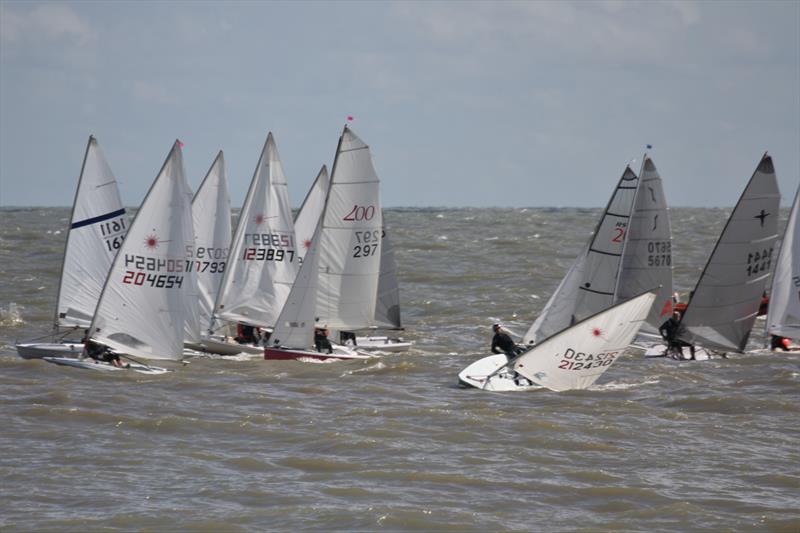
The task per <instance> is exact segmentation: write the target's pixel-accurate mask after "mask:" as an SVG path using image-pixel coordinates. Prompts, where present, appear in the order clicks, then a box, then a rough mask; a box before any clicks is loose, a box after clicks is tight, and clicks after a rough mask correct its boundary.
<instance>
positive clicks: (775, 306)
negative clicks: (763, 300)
mask: <svg viewBox="0 0 800 533" xmlns="http://www.w3.org/2000/svg"><path fill="white" fill-rule="evenodd" d="M799 203H800V187H798V189H797V192H796V193H795V195H794V203H793V204H792V210H791V212H790V213H789V220H788V221H787V222H786V229H785V230H784V232H783V240H782V241H781V251H780V253H779V254H778V261H777V262H776V263H775V277H774V279H773V281H772V290H771V291H770V297H769V311H768V313H767V333H768V334H769V335H777V336H779V337H786V338H790V339H800V215H798V210H799V209H800V206H799V205H798V204H799Z"/></svg>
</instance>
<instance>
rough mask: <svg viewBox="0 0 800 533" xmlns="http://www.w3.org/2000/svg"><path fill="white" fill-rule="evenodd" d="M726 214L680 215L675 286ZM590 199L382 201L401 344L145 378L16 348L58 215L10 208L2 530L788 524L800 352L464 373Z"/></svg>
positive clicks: (37, 314) (546, 277)
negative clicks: (533, 203)
mask: <svg viewBox="0 0 800 533" xmlns="http://www.w3.org/2000/svg"><path fill="white" fill-rule="evenodd" d="M729 212H730V210H729V209H673V210H672V211H671V215H672V221H673V233H674V244H673V255H672V257H673V261H674V268H675V286H676V290H679V291H689V290H691V289H692V288H693V285H694V283H695V282H696V280H697V278H698V276H699V274H700V271H701V270H702V268H703V265H704V263H705V261H706V259H707V258H708V255H709V254H710V252H711V248H712V246H713V244H714V242H715V239H716V237H717V236H718V235H719V233H720V231H721V230H722V227H723V225H724V223H725V220H726V218H727V215H728V214H729ZM599 214H600V210H599V209H533V208H532V209H435V208H430V209H392V210H387V212H386V221H387V223H388V225H389V227H390V231H391V232H392V237H393V242H394V245H395V254H396V259H397V262H398V269H399V277H400V283H401V297H402V306H403V319H404V322H405V326H406V328H407V329H406V331H404V332H403V333H402V334H403V336H404V337H405V338H406V339H410V340H413V341H414V342H415V345H414V347H413V349H411V350H410V351H408V352H406V353H401V354H391V355H385V356H383V357H381V358H380V359H375V360H370V361H354V362H347V363H331V364H307V363H298V362H285V361H271V362H265V361H259V360H255V361H242V360H239V361H229V360H221V359H219V358H196V359H193V360H191V362H190V364H188V365H186V366H184V367H180V366H175V365H173V366H174V368H176V371H175V372H173V373H170V374H167V375H162V376H145V375H141V374H135V373H126V372H118V373H113V374H109V373H100V372H91V371H85V370H78V369H73V368H64V367H58V366H55V365H51V364H48V363H46V362H43V361H26V360H22V359H20V358H18V357H17V356H16V353H15V350H14V343H15V341H23V340H28V339H31V338H34V337H37V336H41V335H45V334H47V333H48V331H49V329H50V327H51V325H52V321H53V315H54V305H55V295H56V290H57V286H58V276H59V272H60V268H61V256H62V254H63V249H64V238H65V231H64V228H65V227H66V224H67V218H68V216H69V210H68V209H62V208H47V209H38V208H29V209H8V208H6V209H3V210H0V280H1V281H0V308H2V309H3V310H4V312H3V313H2V315H0V316H2V320H0V428H1V429H0V529H1V530H3V531H33V530H36V531H39V530H51V531H85V530H123V531H128V530H152V531H165V530H166V531H169V530H173V531H176V530H177V531H263V530H278V531H292V530H316V531H337V530H348V531H351V530H376V531H385V530H391V531H396V530H410V531H413V530H417V531H494V530H506V529H508V530H526V531H598V530H600V531H642V530H647V531H694V530H706V531H720V530H730V531H751V530H755V531H793V532H796V531H798V530H800V501H799V500H800V424H798V420H800V355H798V354H790V355H784V354H775V355H773V354H766V353H748V354H743V355H732V356H731V357H730V358H729V359H727V360H712V361H707V362H676V361H671V360H666V359H654V360H645V359H643V358H642V357H641V356H640V355H638V354H635V353H634V352H631V353H629V354H627V355H626V356H624V357H622V358H621V359H620V360H619V361H618V362H617V363H615V364H614V365H613V366H612V367H611V368H610V369H609V370H608V372H606V374H604V375H603V376H602V377H601V378H600V380H599V381H598V382H597V383H596V384H595V385H594V386H593V387H591V388H590V389H589V390H585V391H573V392H566V393H555V392H551V391H546V390H539V391H531V392H526V393H506V394H498V393H487V392H482V391H478V390H475V389H462V388H459V387H458V386H457V377H456V376H457V374H458V372H459V371H460V370H461V369H462V368H464V367H465V366H466V365H467V364H469V363H471V362H473V361H475V360H476V359H478V358H479V357H482V356H483V355H485V354H487V353H488V347H489V343H490V339H491V329H490V327H491V324H492V323H494V322H501V323H503V324H504V325H506V326H507V327H508V328H509V329H511V330H512V331H515V332H517V333H523V332H524V331H525V330H526V329H527V327H528V326H529V325H530V323H531V322H532V321H533V320H534V319H535V317H536V316H537V313H538V312H539V311H540V310H541V308H542V307H543V306H544V303H545V302H546V301H547V298H548V297H549V296H550V294H551V293H552V291H553V290H554V289H555V287H556V285H557V284H558V282H559V281H560V279H561V277H562V276H563V274H564V272H565V271H566V269H567V267H568V266H569V265H570V263H571V262H572V260H573V259H574V257H575V256H576V254H577V253H578V252H579V250H580V248H581V247H582V246H583V244H584V243H585V242H586V240H587V239H588V238H589V236H590V234H591V232H592V230H593V228H594V225H595V224H596V221H597V219H598V217H599ZM782 214H783V216H782V219H781V220H782V222H781V225H780V226H779V227H780V228H783V223H784V222H783V221H784V220H785V217H786V213H785V212H784V213H782ZM12 303H14V304H16V305H12ZM12 316H13V317H14V318H10V317H12ZM763 329H764V321H763V318H761V319H759V320H758V321H757V322H756V325H755V329H754V331H753V335H752V337H751V340H750V345H749V346H748V348H749V349H757V348H759V347H761V346H763V343H764V333H763Z"/></svg>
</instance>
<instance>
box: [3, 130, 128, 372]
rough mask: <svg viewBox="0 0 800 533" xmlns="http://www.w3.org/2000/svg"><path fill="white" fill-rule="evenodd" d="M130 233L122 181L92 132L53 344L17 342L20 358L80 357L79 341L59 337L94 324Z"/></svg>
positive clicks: (77, 194) (80, 181)
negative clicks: (107, 281) (115, 262)
mask: <svg viewBox="0 0 800 533" xmlns="http://www.w3.org/2000/svg"><path fill="white" fill-rule="evenodd" d="M127 231H128V220H127V217H126V216H125V209H124V208H123V207H122V200H121V199H120V195H119V188H118V187H117V180H116V179H115V178H114V174H113V173H112V172H111V168H110V167H109V166H108V163H107V162H106V159H105V157H104V156H103V151H102V150H101V149H100V145H99V144H98V143H97V139H95V137H94V136H90V137H89V142H88V143H87V145H86V152H85V154H84V157H83V164H82V165H81V173H80V177H79V178H78V188H77V190H76V191H75V199H74V201H73V204H72V213H71V215H70V221H69V226H68V227H67V241H66V246H65V249H64V261H63V263H62V264H61V276H60V278H59V284H58V300H57V302H56V313H55V319H54V323H53V337H54V342H48V343H23V344H18V345H17V346H16V348H17V353H18V354H19V356H20V357H22V358H23V359H36V358H41V357H45V356H51V355H53V354H61V355H73V356H77V355H79V354H80V353H81V352H82V351H83V343H82V342H80V341H63V342H55V339H57V338H59V337H61V338H63V337H64V336H66V335H69V334H71V333H79V334H80V335H81V336H82V334H83V330H84V329H86V328H88V327H89V325H90V324H91V321H92V314H93V313H94V309H95V307H96V306H97V300H98V299H99V298H100V293H101V292H102V290H103V281H104V280H105V279H106V276H107V275H108V271H109V269H110V268H111V263H112V261H113V260H114V257H115V256H116V255H117V250H119V247H120V246H121V245H122V241H123V239H124V238H125V233H126V232H127Z"/></svg>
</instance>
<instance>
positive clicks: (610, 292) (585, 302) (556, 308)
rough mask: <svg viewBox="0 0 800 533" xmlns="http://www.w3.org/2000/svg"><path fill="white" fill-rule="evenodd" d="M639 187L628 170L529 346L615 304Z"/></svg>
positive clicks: (539, 321)
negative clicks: (623, 256) (629, 225)
mask: <svg viewBox="0 0 800 533" xmlns="http://www.w3.org/2000/svg"><path fill="white" fill-rule="evenodd" d="M638 183H639V178H638V177H637V176H636V174H634V172H633V171H632V170H631V169H630V167H627V166H626V167H625V171H624V172H623V173H622V176H621V177H620V179H619V182H617V187H616V188H615V189H614V192H613V193H612V195H611V198H610V199H609V201H608V205H607V206H606V209H605V211H603V215H602V217H601V218H600V221H599V222H598V224H597V227H596V228H595V231H594V233H593V235H592V237H591V238H590V239H589V242H588V244H587V245H586V246H585V247H584V249H583V250H582V251H581V253H580V254H579V255H578V257H577V258H576V259H575V262H574V263H573V264H572V266H571V267H570V268H569V270H568V271H567V274H566V275H565V276H564V279H563V280H562V281H561V283H560V284H559V286H558V288H557V289H556V291H555V292H554V293H553V295H552V296H551V297H550V300H548V302H547V304H546V305H545V308H544V310H543V311H542V313H541V314H540V315H539V317H538V318H537V319H536V321H534V323H533V325H532V326H531V327H530V329H529V330H528V332H527V333H526V334H525V336H524V337H523V342H524V343H525V344H529V343H531V342H540V341H541V340H542V339H546V338H547V337H549V336H550V335H553V334H554V333H556V332H558V331H561V330H563V329H564V328H566V327H568V326H570V325H571V324H574V323H575V322H576V321H579V320H581V319H583V318H585V317H587V316H591V315H593V314H595V313H597V312H598V311H601V310H603V309H606V308H608V307H610V306H611V305H612V304H613V302H614V294H615V292H616V289H617V279H618V274H619V269H620V257H621V256H622V249H623V246H624V243H625V237H626V234H627V229H628V219H629V218H630V215H631V209H632V208H633V200H634V197H635V196H636V188H637V185H638Z"/></svg>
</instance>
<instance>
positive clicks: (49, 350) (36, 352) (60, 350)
mask: <svg viewBox="0 0 800 533" xmlns="http://www.w3.org/2000/svg"><path fill="white" fill-rule="evenodd" d="M81 353H83V343H82V342H70V341H67V342H39V343H25V344H17V354H18V355H19V356H20V357H22V358H23V359H42V358H43V357H49V356H60V357H69V356H72V357H78V356H79V355H80V354H81Z"/></svg>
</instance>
